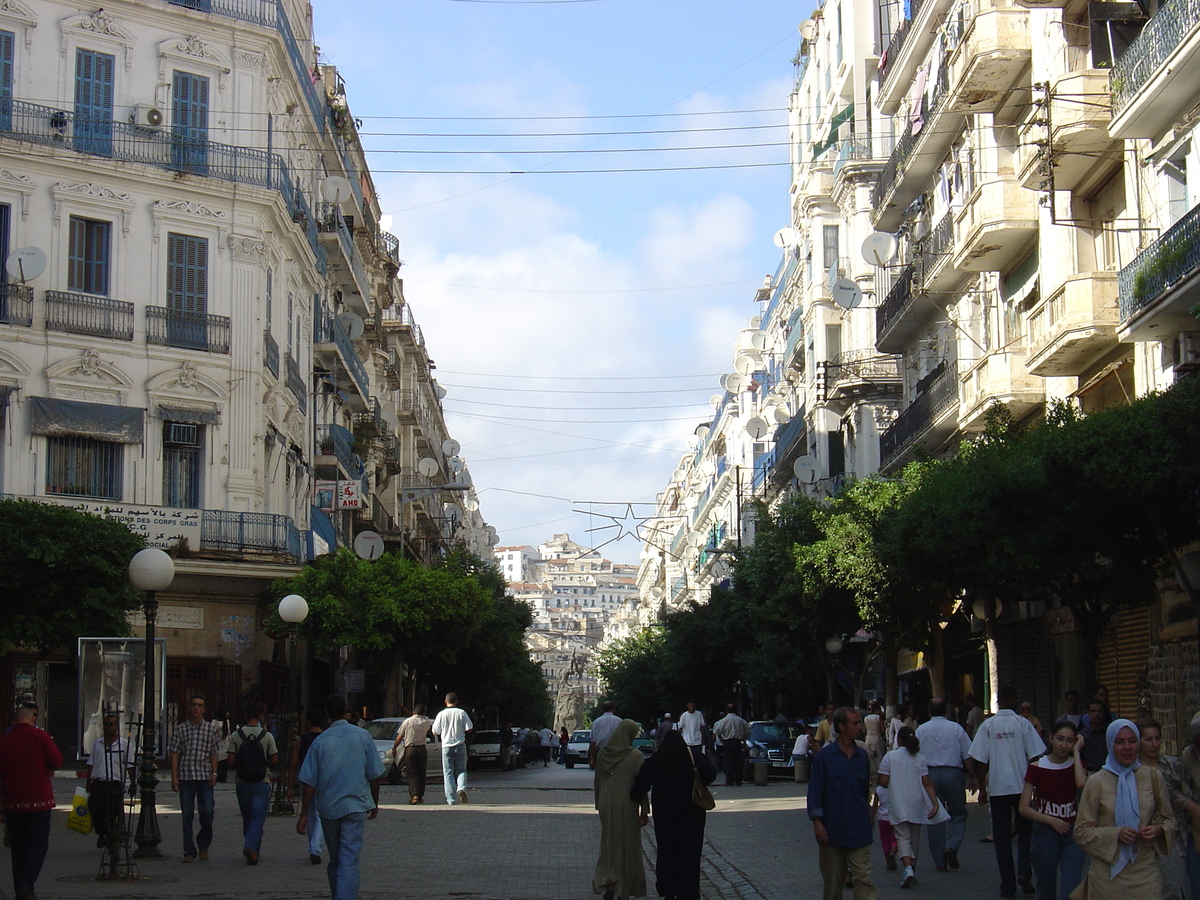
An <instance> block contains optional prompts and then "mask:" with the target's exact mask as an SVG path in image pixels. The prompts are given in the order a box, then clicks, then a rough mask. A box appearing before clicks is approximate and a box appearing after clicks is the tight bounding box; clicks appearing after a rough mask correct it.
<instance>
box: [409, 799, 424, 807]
mask: <svg viewBox="0 0 1200 900" xmlns="http://www.w3.org/2000/svg"><path fill="white" fill-rule="evenodd" d="M420 802H421V798H420V797H409V798H408V805H409V806H416V805H417V804H418V803H420Z"/></svg>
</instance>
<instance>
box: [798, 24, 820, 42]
mask: <svg viewBox="0 0 1200 900" xmlns="http://www.w3.org/2000/svg"><path fill="white" fill-rule="evenodd" d="M796 30H797V31H799V32H800V37H802V38H804V39H805V40H806V41H811V40H812V39H813V35H814V34H816V33H817V23H816V22H814V21H813V20H812V19H805V20H804V21H803V22H801V23H800V25H799V26H798V27H797V28H796Z"/></svg>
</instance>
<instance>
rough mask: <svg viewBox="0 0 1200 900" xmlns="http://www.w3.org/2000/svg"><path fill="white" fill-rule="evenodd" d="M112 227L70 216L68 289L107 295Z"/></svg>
mask: <svg viewBox="0 0 1200 900" xmlns="http://www.w3.org/2000/svg"><path fill="white" fill-rule="evenodd" d="M111 234H112V223H110V222H98V221H96V220H94V219H81V218H79V217H78V216H71V223H70V249H69V250H68V253H67V258H68V267H67V289H68V290H71V291H79V292H80V293H84V294H100V295H101V296H107V295H108V272H109V241H110V236H111Z"/></svg>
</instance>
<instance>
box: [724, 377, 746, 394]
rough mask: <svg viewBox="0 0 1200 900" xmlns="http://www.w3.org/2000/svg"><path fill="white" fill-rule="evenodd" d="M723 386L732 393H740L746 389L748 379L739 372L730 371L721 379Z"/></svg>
mask: <svg viewBox="0 0 1200 900" xmlns="http://www.w3.org/2000/svg"><path fill="white" fill-rule="evenodd" d="M721 387H723V388H725V390H727V391H729V393H731V394H740V393H741V392H742V391H744V390H745V389H746V379H745V378H743V377H742V376H741V375H739V374H738V373H737V372H730V373H729V374H728V375H726V376H725V377H724V378H722V379H721Z"/></svg>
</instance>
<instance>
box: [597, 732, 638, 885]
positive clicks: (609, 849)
mask: <svg viewBox="0 0 1200 900" xmlns="http://www.w3.org/2000/svg"><path fill="white" fill-rule="evenodd" d="M641 730H642V726H641V725H639V724H638V723H637V722H635V721H633V720H632V719H622V720H621V723H620V724H619V725H618V726H617V728H616V730H615V731H614V732H613V733H612V735H611V736H609V739H608V741H607V743H605V745H604V746H603V747H601V748H600V750H599V752H598V753H597V754H596V778H595V795H596V810H597V811H598V812H599V813H600V859H599V860H598V861H597V863H596V873H595V874H594V875H593V876H592V891H593V892H594V893H597V894H603V895H604V900H626V898H627V897H645V896H646V867H645V866H644V865H643V863H642V835H641V830H640V829H641V828H642V826H644V825H645V824H646V822H647V821H649V816H650V804H649V803H647V802H646V800H645V799H644V798H643V799H642V801H641V803H638V802H637V800H635V799H632V798H631V796H630V791H631V790H632V789H633V783H634V777H635V776H636V775H637V774H638V770H639V769H641V768H642V763H643V762H644V761H645V757H644V756H642V752H641V751H640V750H635V749H633V739H634V738H636V737H637V736H638V734H640V733H641Z"/></svg>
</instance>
